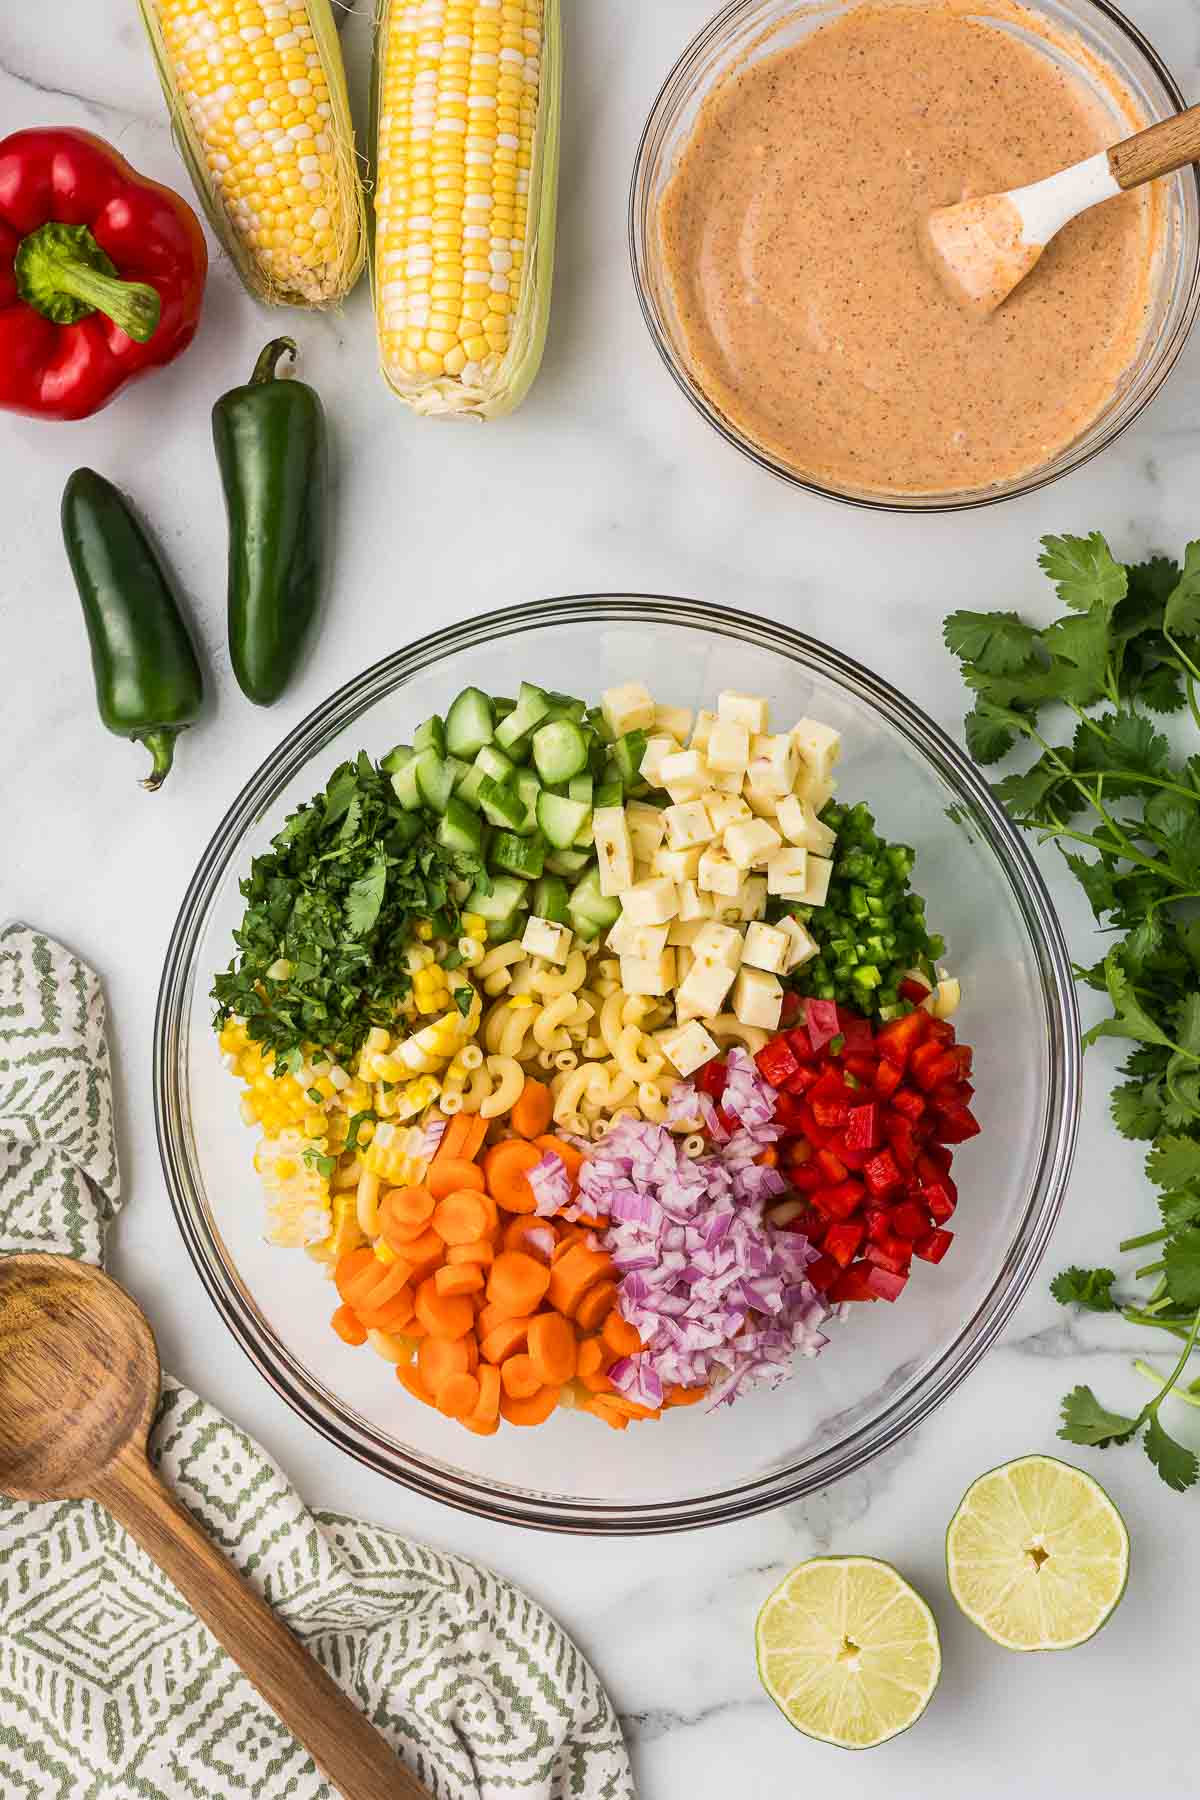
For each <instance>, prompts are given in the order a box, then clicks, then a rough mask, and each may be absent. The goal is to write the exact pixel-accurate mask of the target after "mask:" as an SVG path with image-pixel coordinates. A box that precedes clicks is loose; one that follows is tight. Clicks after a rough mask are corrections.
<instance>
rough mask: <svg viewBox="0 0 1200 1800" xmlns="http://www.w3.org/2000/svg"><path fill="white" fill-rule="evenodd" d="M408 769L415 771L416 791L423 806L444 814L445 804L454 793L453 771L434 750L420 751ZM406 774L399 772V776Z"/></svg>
mask: <svg viewBox="0 0 1200 1800" xmlns="http://www.w3.org/2000/svg"><path fill="white" fill-rule="evenodd" d="M410 767H411V768H413V769H415V770H416V776H417V790H418V792H419V793H420V796H421V799H422V800H423V801H424V802H425V805H426V806H428V807H432V809H433V811H434V812H435V813H444V812H445V810H446V802H447V801H448V800H449V798H450V795H451V794H452V793H453V791H454V771H453V769H452V768H451V767H450V764H449V763H448V762H447V761H446V759H445V757H443V756H439V755H438V753H437V751H436V750H420V751H418V752H417V754H416V756H415V757H414V758H413V760H412V763H411V764H410ZM404 773H406V771H405V770H401V774H402V775H403V774H404Z"/></svg>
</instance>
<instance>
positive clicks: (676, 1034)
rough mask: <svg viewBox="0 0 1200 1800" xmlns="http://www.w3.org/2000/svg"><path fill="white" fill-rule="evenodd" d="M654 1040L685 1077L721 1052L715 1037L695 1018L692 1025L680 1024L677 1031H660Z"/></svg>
mask: <svg viewBox="0 0 1200 1800" xmlns="http://www.w3.org/2000/svg"><path fill="white" fill-rule="evenodd" d="M654 1041H655V1043H656V1044H657V1045H658V1047H659V1049H660V1050H661V1051H662V1053H663V1055H664V1056H665V1057H666V1059H667V1061H668V1062H670V1063H673V1064H674V1066H675V1068H676V1069H677V1070H678V1071H679V1073H680V1074H681V1075H682V1076H684V1077H685V1078H686V1077H687V1076H688V1075H693V1074H694V1073H695V1072H696V1070H697V1069H699V1068H703V1066H704V1064H705V1063H706V1062H711V1061H712V1059H713V1057H714V1056H719V1055H720V1054H721V1052H720V1048H719V1046H718V1044H717V1042H716V1040H715V1038H711V1037H709V1035H708V1033H707V1031H705V1029H704V1027H703V1025H699V1024H697V1023H696V1022H695V1021H694V1020H693V1021H692V1023H691V1024H690V1025H680V1026H679V1027H678V1029H677V1030H675V1031H664V1032H660V1034H659V1036H658V1037H657V1038H655V1040H654Z"/></svg>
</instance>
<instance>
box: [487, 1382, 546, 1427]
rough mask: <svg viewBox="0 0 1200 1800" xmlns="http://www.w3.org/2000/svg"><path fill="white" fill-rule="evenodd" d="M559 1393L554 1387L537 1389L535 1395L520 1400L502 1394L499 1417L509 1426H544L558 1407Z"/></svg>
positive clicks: (510, 1395)
mask: <svg viewBox="0 0 1200 1800" xmlns="http://www.w3.org/2000/svg"><path fill="white" fill-rule="evenodd" d="M560 1393H561V1389H559V1388H556V1387H544V1388H539V1389H538V1391H537V1393H536V1394H530V1395H529V1396H528V1398H524V1397H523V1398H521V1399H517V1398H516V1397H515V1396H514V1395H512V1394H504V1393H502V1394H501V1396H500V1416H501V1418H503V1419H507V1420H508V1423H509V1424H510V1425H544V1424H545V1422H546V1420H547V1419H548V1418H549V1417H550V1414H551V1413H552V1412H553V1411H554V1409H555V1407H556V1406H557V1405H558V1401H559V1395H560Z"/></svg>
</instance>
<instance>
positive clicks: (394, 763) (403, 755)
mask: <svg viewBox="0 0 1200 1800" xmlns="http://www.w3.org/2000/svg"><path fill="white" fill-rule="evenodd" d="M416 754H417V753H416V751H415V750H414V749H413V747H412V745H411V744H397V745H396V747H395V749H394V750H389V751H388V753H387V755H386V756H385V757H384V758H383V760H382V761H381V763H380V765H379V766H380V768H381V769H382V770H383V772H384V774H385V775H398V774H399V773H400V771H401V769H402V768H403V767H404V765H405V763H410V762H411V761H412V759H413V757H414V756H415V755H416Z"/></svg>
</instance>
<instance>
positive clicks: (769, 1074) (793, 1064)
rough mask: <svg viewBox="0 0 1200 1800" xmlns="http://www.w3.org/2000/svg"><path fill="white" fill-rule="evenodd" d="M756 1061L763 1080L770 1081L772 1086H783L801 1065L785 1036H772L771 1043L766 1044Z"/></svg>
mask: <svg viewBox="0 0 1200 1800" xmlns="http://www.w3.org/2000/svg"><path fill="white" fill-rule="evenodd" d="M754 1061H755V1064H756V1065H757V1068H758V1072H759V1074H760V1075H761V1076H762V1078H763V1080H764V1081H769V1082H770V1084H771V1086H772V1087H783V1086H784V1085H785V1083H786V1082H787V1079H788V1077H789V1076H790V1075H794V1074H795V1073H796V1070H797V1069H798V1068H799V1067H800V1064H799V1063H798V1062H797V1061H796V1058H795V1057H794V1056H793V1054H792V1047H791V1045H790V1044H789V1043H788V1041H787V1039H786V1038H785V1037H776V1038H772V1039H771V1041H770V1043H769V1044H764V1045H763V1047H762V1049H761V1050H760V1051H759V1052H758V1054H757V1056H756V1057H755V1058H754Z"/></svg>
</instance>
